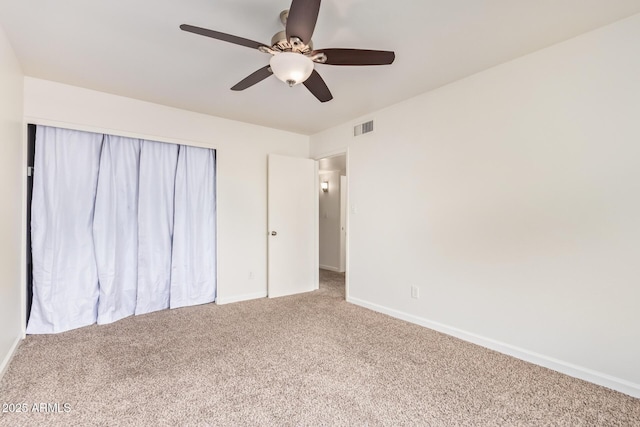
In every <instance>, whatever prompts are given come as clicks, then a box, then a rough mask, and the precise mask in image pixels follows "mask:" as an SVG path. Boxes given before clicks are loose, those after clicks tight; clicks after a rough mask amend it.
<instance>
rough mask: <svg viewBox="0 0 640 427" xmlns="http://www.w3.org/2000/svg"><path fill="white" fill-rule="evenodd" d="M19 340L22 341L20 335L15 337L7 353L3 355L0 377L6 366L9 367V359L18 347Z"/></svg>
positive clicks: (0, 377)
mask: <svg viewBox="0 0 640 427" xmlns="http://www.w3.org/2000/svg"><path fill="white" fill-rule="evenodd" d="M20 341H22V338H21V337H18V338H16V340H15V341H14V342H13V344H12V345H11V348H10V349H9V353H7V355H6V356H5V357H4V360H3V361H2V364H0V379H2V377H3V376H4V373H5V372H6V371H7V368H9V363H11V359H13V355H14V354H15V353H16V350H17V349H18V346H19V345H20Z"/></svg>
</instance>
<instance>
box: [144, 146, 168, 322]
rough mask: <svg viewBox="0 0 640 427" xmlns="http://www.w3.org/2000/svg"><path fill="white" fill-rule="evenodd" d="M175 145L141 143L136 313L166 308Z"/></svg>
mask: <svg viewBox="0 0 640 427" xmlns="http://www.w3.org/2000/svg"><path fill="white" fill-rule="evenodd" d="M177 163H178V145H175V144H160V143H157V142H151V141H142V147H141V150H140V196H139V203H138V302H137V304H136V314H145V313H150V312H152V311H156V310H162V309H164V308H169V292H170V289H171V243H172V239H173V195H174V186H175V180H176V165H177Z"/></svg>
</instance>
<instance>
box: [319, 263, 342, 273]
mask: <svg viewBox="0 0 640 427" xmlns="http://www.w3.org/2000/svg"><path fill="white" fill-rule="evenodd" d="M320 268H321V269H322V270H329V271H335V272H336V273H339V272H340V269H339V268H338V267H332V266H330V265H322V264H320Z"/></svg>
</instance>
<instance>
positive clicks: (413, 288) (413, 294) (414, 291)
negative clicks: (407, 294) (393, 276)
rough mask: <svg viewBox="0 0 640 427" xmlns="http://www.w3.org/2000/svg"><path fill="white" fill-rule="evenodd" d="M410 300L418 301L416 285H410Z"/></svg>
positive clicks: (418, 292) (418, 289)
mask: <svg viewBox="0 0 640 427" xmlns="http://www.w3.org/2000/svg"><path fill="white" fill-rule="evenodd" d="M411 298H414V299H418V298H420V288H419V287H417V286H416V285H411Z"/></svg>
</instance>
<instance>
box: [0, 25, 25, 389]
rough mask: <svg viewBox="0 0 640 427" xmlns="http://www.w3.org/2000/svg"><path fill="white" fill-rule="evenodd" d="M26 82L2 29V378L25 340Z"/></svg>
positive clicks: (0, 122)
mask: <svg viewBox="0 0 640 427" xmlns="http://www.w3.org/2000/svg"><path fill="white" fill-rule="evenodd" d="M22 80H23V79H22V70H21V69H20V65H19V64H18V60H17V58H16V57H15V54H14V53H13V49H12V48H11V46H10V45H9V42H8V40H7V38H6V36H5V34H4V30H3V29H2V27H0V183H1V184H0V200H2V203H1V205H0V242H1V243H0V325H1V326H0V377H1V376H2V374H3V373H4V370H5V368H6V367H7V364H8V362H9V360H10V358H11V355H12V354H13V351H14V350H15V348H16V347H17V345H18V343H19V342H20V339H21V338H22V315H23V312H22V308H21V307H22V305H23V304H22V293H21V289H20V288H21V286H22V279H21V277H22V274H21V272H22V269H21V267H20V266H21V265H22V251H21V248H22V232H21V230H22V222H23V221H22V190H23V179H24V175H23V173H22V171H23V170H24V169H23V168H22V92H23V84H22Z"/></svg>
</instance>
